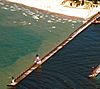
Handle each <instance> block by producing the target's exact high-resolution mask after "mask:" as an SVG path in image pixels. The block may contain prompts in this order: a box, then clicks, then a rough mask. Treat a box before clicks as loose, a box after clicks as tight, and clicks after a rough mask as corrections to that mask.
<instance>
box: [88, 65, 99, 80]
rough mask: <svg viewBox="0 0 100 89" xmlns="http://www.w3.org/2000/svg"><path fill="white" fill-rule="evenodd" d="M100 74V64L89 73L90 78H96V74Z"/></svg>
mask: <svg viewBox="0 0 100 89" xmlns="http://www.w3.org/2000/svg"><path fill="white" fill-rule="evenodd" d="M99 74H100V65H98V66H96V67H94V68H92V71H91V73H90V74H89V77H90V78H95V77H96V76H98V75H99Z"/></svg>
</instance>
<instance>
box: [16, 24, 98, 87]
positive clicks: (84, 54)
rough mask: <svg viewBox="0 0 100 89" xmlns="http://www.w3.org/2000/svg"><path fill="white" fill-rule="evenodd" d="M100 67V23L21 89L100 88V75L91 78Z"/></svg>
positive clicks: (75, 41) (87, 31) (27, 81)
mask: <svg viewBox="0 0 100 89" xmlns="http://www.w3.org/2000/svg"><path fill="white" fill-rule="evenodd" d="M99 64H100V24H96V25H95V24H91V25H90V26H89V27H88V28H87V29H86V30H85V31H84V32H82V33H81V34H80V35H78V36H77V37H76V38H75V39H74V40H73V41H71V42H70V43H69V44H67V45H66V46H64V47H63V48H62V49H61V50H60V51H59V52H57V53H56V54H55V55H53V56H52V57H51V58H49V60H48V61H46V62H45V63H44V64H43V65H42V67H41V68H40V69H37V70H35V71H33V72H32V73H31V74H30V75H29V76H28V77H27V78H25V79H24V80H23V81H21V82H20V83H19V84H18V86H17V89H100V75H99V76H97V78H94V79H90V78H88V75H89V73H90V71H91V67H92V66H96V65H99Z"/></svg>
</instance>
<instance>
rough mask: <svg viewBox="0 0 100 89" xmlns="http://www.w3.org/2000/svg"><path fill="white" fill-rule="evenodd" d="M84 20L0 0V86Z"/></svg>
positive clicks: (45, 52)
mask: <svg viewBox="0 0 100 89" xmlns="http://www.w3.org/2000/svg"><path fill="white" fill-rule="evenodd" d="M82 22H83V20H82V19H77V18H73V19H72V18H70V17H66V16H62V15H57V14H51V13H49V12H45V11H40V10H37V9H34V8H29V7H25V6H22V5H18V4H12V3H8V2H6V1H5V0H0V89H6V88H7V87H6V85H7V84H9V83H10V81H11V76H14V77H16V76H18V75H19V74H20V73H21V72H22V71H24V70H26V68H28V67H29V66H30V65H32V63H33V59H34V56H35V54H37V53H38V54H39V55H40V56H41V57H43V56H44V55H46V54H47V53H48V52H49V51H51V50H52V49H53V48H55V47H56V46H57V45H58V44H59V43H61V42H62V41H63V40H64V39H66V38H67V37H68V36H69V35H70V34H71V33H72V32H73V31H75V29H77V28H78V27H79V26H80V25H82Z"/></svg>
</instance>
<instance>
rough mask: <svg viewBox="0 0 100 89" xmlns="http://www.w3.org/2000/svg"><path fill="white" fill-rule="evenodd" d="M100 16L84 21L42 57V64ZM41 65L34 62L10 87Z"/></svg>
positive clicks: (96, 15) (99, 14) (98, 14)
mask: <svg viewBox="0 0 100 89" xmlns="http://www.w3.org/2000/svg"><path fill="white" fill-rule="evenodd" d="M99 17H100V12H98V13H97V14H95V15H94V16H93V17H92V18H90V19H89V20H88V21H87V22H86V23H84V24H83V25H82V26H81V27H79V28H78V29H77V30H76V31H74V32H73V33H72V34H70V35H69V37H68V38H67V39H66V40H64V41H63V42H62V43H61V44H59V45H58V46H57V47H56V48H54V49H53V50H52V51H51V52H49V53H48V54H47V55H45V56H44V57H43V58H42V59H41V64H42V63H44V62H45V61H46V60H48V59H49V58H50V57H51V56H52V55H54V54H55V53H56V52H57V51H59V50H60V49H62V48H63V47H64V46H65V45H66V44H68V43H69V42H70V41H71V40H73V39H74V38H75V37H76V36H77V35H78V34H80V33H81V32H82V31H84V30H86V28H87V27H88V26H89V25H90V24H92V23H93V22H94V21H95V20H96V19H97V18H99ZM39 66H40V65H38V64H33V65H31V66H30V67H29V68H28V69H27V70H25V71H24V72H22V73H21V74H20V75H19V76H18V77H16V78H15V79H14V82H12V83H10V84H8V85H7V86H8V87H12V89H14V87H16V86H17V84H19V83H20V82H21V81H22V80H23V79H24V78H26V77H27V76H28V75H29V74H30V73H31V72H32V71H34V70H35V69H36V68H38V67H39Z"/></svg>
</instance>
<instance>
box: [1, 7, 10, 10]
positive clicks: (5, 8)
mask: <svg viewBox="0 0 100 89" xmlns="http://www.w3.org/2000/svg"><path fill="white" fill-rule="evenodd" d="M1 8H2V9H4V10H8V9H9V8H7V7H1Z"/></svg>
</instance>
